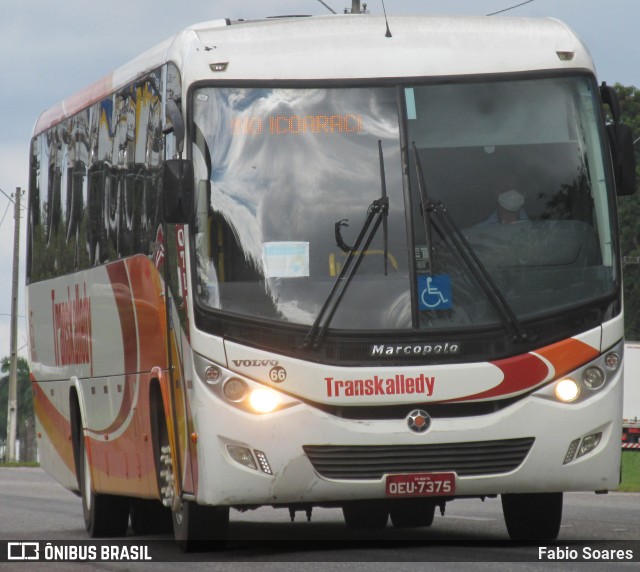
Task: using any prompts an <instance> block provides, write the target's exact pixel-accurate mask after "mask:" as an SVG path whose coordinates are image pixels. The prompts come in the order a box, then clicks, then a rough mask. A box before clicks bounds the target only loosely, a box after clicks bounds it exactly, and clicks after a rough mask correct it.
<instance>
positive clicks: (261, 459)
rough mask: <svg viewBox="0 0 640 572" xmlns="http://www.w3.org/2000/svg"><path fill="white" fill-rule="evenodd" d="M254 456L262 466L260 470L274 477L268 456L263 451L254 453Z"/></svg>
mask: <svg viewBox="0 0 640 572" xmlns="http://www.w3.org/2000/svg"><path fill="white" fill-rule="evenodd" d="M254 454H255V456H256V459H258V463H259V464H260V470H261V471H262V472H263V473H266V474H267V475H273V471H272V470H271V466H270V465H269V461H267V456H266V455H265V454H264V453H263V452H262V451H254Z"/></svg>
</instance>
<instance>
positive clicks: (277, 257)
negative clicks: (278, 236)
mask: <svg viewBox="0 0 640 572" xmlns="http://www.w3.org/2000/svg"><path fill="white" fill-rule="evenodd" d="M262 257H263V260H264V267H265V276H266V277H267V278H299V277H302V276H309V243H308V242H265V243H264V244H263V245H262Z"/></svg>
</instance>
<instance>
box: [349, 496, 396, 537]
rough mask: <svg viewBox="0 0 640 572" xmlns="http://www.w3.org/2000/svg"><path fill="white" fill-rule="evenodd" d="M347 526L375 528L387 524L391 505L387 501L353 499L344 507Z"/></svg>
mask: <svg viewBox="0 0 640 572" xmlns="http://www.w3.org/2000/svg"><path fill="white" fill-rule="evenodd" d="M342 514H343V516H344V522H345V524H346V525H347V528H350V529H352V530H374V529H380V528H384V527H386V526H387V521H388V520H389V505H388V503H387V502H386V501H377V500H368V501H353V502H350V503H347V504H345V505H344V506H343V507H342Z"/></svg>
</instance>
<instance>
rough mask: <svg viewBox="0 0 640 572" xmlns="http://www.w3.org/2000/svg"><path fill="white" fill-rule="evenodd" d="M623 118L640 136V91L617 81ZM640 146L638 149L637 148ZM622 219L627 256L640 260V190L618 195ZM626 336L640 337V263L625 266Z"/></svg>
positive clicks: (622, 241)
mask: <svg viewBox="0 0 640 572" xmlns="http://www.w3.org/2000/svg"><path fill="white" fill-rule="evenodd" d="M615 87H616V91H617V92H618V96H619V98H620V108H621V111H622V120H623V122H624V123H626V124H627V125H629V126H631V128H632V129H633V132H634V138H638V137H640V90H638V89H637V88H635V87H626V86H623V85H620V84H617V85H616V86H615ZM637 150H638V148H636V151H637ZM636 178H637V179H638V180H640V161H637V164H636ZM618 215H619V220H620V249H621V251H622V256H623V258H626V259H627V260H640V258H637V257H640V193H639V192H636V193H635V194H634V195H631V196H628V197H618ZM622 274H623V280H624V306H625V310H624V311H625V336H626V338H627V339H628V340H640V264H630V263H625V264H624V265H623V270H622Z"/></svg>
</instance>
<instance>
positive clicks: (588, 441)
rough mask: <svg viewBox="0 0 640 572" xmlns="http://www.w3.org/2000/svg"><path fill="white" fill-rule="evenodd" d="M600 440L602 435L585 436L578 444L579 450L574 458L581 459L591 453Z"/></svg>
mask: <svg viewBox="0 0 640 572" xmlns="http://www.w3.org/2000/svg"><path fill="white" fill-rule="evenodd" d="M601 439H602V433H594V434H593V435H587V436H586V437H585V438H584V439H583V440H582V443H580V449H578V454H577V455H576V457H582V456H583V455H586V454H587V453H591V451H593V450H594V449H595V448H596V447H597V446H598V445H599V444H600V440H601Z"/></svg>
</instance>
